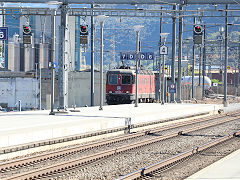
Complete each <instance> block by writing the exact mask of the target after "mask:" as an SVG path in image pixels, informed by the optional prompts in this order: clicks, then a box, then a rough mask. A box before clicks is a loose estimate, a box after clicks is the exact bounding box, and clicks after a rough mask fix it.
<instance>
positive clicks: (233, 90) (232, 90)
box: [212, 85, 240, 96]
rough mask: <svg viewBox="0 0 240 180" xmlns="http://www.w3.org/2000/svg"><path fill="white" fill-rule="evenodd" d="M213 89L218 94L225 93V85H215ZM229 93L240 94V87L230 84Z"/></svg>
mask: <svg viewBox="0 0 240 180" xmlns="http://www.w3.org/2000/svg"><path fill="white" fill-rule="evenodd" d="M212 90H213V91H214V92H215V93H216V94H224V87H223V86H213V87H212ZM227 94H228V95H234V96H238V95H239V94H240V88H237V87H234V86H230V85H228V87H227Z"/></svg>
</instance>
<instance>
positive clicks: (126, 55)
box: [120, 52, 155, 60]
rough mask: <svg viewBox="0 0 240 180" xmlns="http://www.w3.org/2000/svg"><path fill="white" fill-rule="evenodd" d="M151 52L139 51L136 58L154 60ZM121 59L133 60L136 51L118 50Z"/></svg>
mask: <svg viewBox="0 0 240 180" xmlns="http://www.w3.org/2000/svg"><path fill="white" fill-rule="evenodd" d="M154 58H155V57H154V53H153V52H139V54H138V59H139V60H154ZM120 59H121V60H135V59H136V52H120Z"/></svg>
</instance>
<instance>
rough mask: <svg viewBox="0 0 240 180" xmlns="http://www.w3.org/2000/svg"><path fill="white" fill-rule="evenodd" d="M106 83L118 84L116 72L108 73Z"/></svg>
mask: <svg viewBox="0 0 240 180" xmlns="http://www.w3.org/2000/svg"><path fill="white" fill-rule="evenodd" d="M108 84H115V85H116V84H118V75H117V74H109V75H108Z"/></svg>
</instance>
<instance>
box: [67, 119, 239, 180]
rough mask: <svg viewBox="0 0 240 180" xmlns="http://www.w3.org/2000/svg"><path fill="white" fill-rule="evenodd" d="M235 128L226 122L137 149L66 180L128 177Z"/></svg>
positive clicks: (237, 124)
mask: <svg viewBox="0 0 240 180" xmlns="http://www.w3.org/2000/svg"><path fill="white" fill-rule="evenodd" d="M236 126H240V122H238V121H234V122H230V123H225V124H223V125H220V126H218V127H213V128H208V129H206V130H200V131H197V132H194V133H190V134H188V135H185V136H181V137H176V138H173V139H169V140H166V141H162V142H160V143H155V144H152V145H151V146H146V147H143V148H141V149H138V150H134V151H131V152H127V153H124V154H120V155H117V156H114V157H109V158H108V159H107V160H106V161H100V162H99V163H95V164H93V165H88V166H87V167H86V168H85V169H83V170H80V171H76V172H75V173H74V174H72V175H71V176H69V177H68V178H65V179H69V180H70V179H71V180H72V179H115V178H117V177H119V176H121V175H125V174H128V173H130V172H133V171H135V170H138V169H140V168H142V167H145V166H148V165H150V164H153V163H155V162H157V161H160V160H163V159H166V158H169V157H171V156H173V155H175V154H178V153H180V152H183V151H185V150H187V149H190V148H192V147H193V146H195V145H196V144H198V145H201V144H203V143H206V142H208V141H210V140H212V139H215V138H217V137H219V136H224V135H227V134H229V133H230V132H234V131H235V129H236ZM190 169H191V167H190ZM166 179H168V176H166ZM173 179H174V178H173Z"/></svg>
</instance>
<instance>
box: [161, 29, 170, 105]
mask: <svg viewBox="0 0 240 180" xmlns="http://www.w3.org/2000/svg"><path fill="white" fill-rule="evenodd" d="M168 34H169V33H160V36H161V42H163V46H165V43H166V39H167V36H168ZM162 60H163V61H162V64H163V65H162V93H161V96H162V98H161V99H162V102H161V104H162V105H164V103H165V83H166V82H165V54H162Z"/></svg>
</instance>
